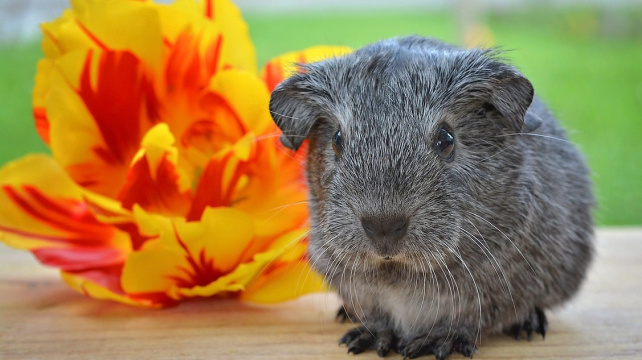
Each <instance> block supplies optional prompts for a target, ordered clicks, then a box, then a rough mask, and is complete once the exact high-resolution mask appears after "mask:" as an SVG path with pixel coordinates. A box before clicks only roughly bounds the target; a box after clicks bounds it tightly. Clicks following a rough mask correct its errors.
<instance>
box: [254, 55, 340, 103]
mask: <svg viewBox="0 0 642 360" xmlns="http://www.w3.org/2000/svg"><path fill="white" fill-rule="evenodd" d="M351 51H352V50H351V49H350V48H348V47H345V46H314V47H310V48H307V49H305V50H302V51H293V52H289V53H286V54H283V55H280V56H277V57H276V58H274V59H272V60H270V61H268V62H267V63H266V64H265V67H264V68H263V71H262V72H261V78H262V79H263V82H265V84H266V85H267V87H268V90H269V91H270V92H272V90H274V88H275V87H276V85H278V84H279V83H280V82H281V81H283V80H284V79H286V78H288V77H290V76H291V75H292V74H294V73H295V72H298V71H300V65H301V64H306V63H311V62H315V61H320V60H324V59H327V58H331V57H337V56H342V55H345V54H348V53H350V52H351Z"/></svg>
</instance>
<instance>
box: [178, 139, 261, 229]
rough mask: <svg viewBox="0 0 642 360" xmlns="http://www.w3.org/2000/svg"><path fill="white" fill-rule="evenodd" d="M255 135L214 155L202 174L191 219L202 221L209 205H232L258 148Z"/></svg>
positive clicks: (193, 199) (194, 196) (194, 198)
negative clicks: (253, 153) (255, 145)
mask: <svg viewBox="0 0 642 360" xmlns="http://www.w3.org/2000/svg"><path fill="white" fill-rule="evenodd" d="M252 138H253V137H252V134H248V135H247V136H246V137H244V138H243V139H241V141H239V142H238V143H237V144H235V146H234V147H231V148H229V149H227V151H225V152H221V153H220V154H219V155H217V156H216V157H214V158H212V159H211V160H210V161H209V163H208V164H207V166H206V167H205V169H203V172H202V173H201V175H200V178H199V182H198V185H197V186H196V190H195V191H194V195H193V197H192V205H191V208H190V210H189V212H188V214H187V216H186V219H187V220H188V221H198V220H199V219H200V218H201V215H202V214H203V211H204V210H205V209H206V208H207V207H220V206H230V205H231V204H232V202H233V200H234V199H235V196H236V195H237V190H238V188H239V185H240V183H241V181H242V180H243V178H244V176H245V175H246V172H247V168H248V160H249V157H250V154H251V153H252V150H253V148H254V142H252V141H251V139H252Z"/></svg>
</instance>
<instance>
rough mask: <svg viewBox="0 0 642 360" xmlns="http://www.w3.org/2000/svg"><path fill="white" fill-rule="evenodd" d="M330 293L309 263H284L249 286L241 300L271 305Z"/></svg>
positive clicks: (242, 294)
mask: <svg viewBox="0 0 642 360" xmlns="http://www.w3.org/2000/svg"><path fill="white" fill-rule="evenodd" d="M322 291H328V288H327V286H326V285H324V283H323V279H322V278H321V276H320V275H318V274H317V273H316V272H315V271H314V270H313V269H312V268H311V267H310V264H309V263H308V262H307V261H297V262H292V263H283V264H281V265H279V266H276V267H273V268H272V269H270V270H268V271H266V272H264V273H263V274H262V275H261V277H259V278H258V279H256V280H255V281H253V282H252V283H250V284H248V285H247V287H246V288H245V291H243V292H242V293H241V296H240V299H241V300H243V301H247V302H253V303H263V304H271V303H277V302H282V301H286V300H291V299H295V298H297V297H299V296H302V295H305V294H309V293H315V292H322Z"/></svg>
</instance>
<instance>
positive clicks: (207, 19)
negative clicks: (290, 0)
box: [159, 0, 256, 74]
mask: <svg viewBox="0 0 642 360" xmlns="http://www.w3.org/2000/svg"><path fill="white" fill-rule="evenodd" d="M159 14H160V17H161V23H162V26H163V29H164V30H165V34H166V39H167V41H169V42H170V43H174V41H175V39H176V38H178V35H179V34H180V33H181V32H183V31H184V30H185V28H186V27H187V26H191V28H192V31H193V32H194V33H197V34H199V33H202V34H204V35H205V36H206V38H204V41H205V43H210V42H211V40H212V39H214V38H216V37H218V35H219V34H220V35H221V38H222V43H221V46H220V52H219V51H217V53H216V55H215V56H216V58H218V60H217V61H214V62H215V63H217V64H218V66H217V67H218V68H217V70H222V69H228V68H240V69H244V70H247V71H249V72H251V73H253V74H255V73H256V52H255V50H254V44H252V41H251V39H250V35H249V31H248V28H247V24H246V23H245V21H243V17H242V16H241V12H240V11H239V9H238V8H237V7H236V5H234V4H233V3H232V2H231V1H229V0H199V1H194V0H177V1H175V2H173V3H172V4H170V5H169V6H160V7H159ZM201 51H202V54H203V55H205V57H206V58H207V59H209V60H210V61H212V60H213V58H214V53H207V48H201Z"/></svg>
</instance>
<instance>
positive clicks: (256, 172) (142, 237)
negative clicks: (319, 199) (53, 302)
mask: <svg viewBox="0 0 642 360" xmlns="http://www.w3.org/2000/svg"><path fill="white" fill-rule="evenodd" d="M42 31H43V34H44V39H43V51H44V54H45V58H44V59H42V60H41V61H40V62H39V64H38V69H37V75H36V82H35V87H34V91H33V113H34V118H35V124H36V129H37V131H38V134H39V135H40V137H41V138H42V140H43V141H44V142H45V143H46V144H47V145H48V146H49V148H50V150H51V155H27V156H25V157H23V158H21V159H18V160H16V161H14V162H11V163H9V164H7V165H6V166H5V167H4V168H2V169H0V241H3V242H5V243H6V244H8V245H10V246H12V247H15V248H18V249H24V250H28V251H31V252H32V253H33V254H34V256H35V257H36V258H37V259H38V260H39V261H40V262H42V263H43V264H45V265H48V266H53V267H56V268H59V269H60V271H61V274H62V278H63V279H64V280H65V282H66V283H67V284H68V285H69V286H70V287H72V288H73V289H75V290H77V291H79V292H81V293H83V294H85V295H88V296H90V297H93V298H97V299H106V300H113V301H118V302H121V303H126V304H130V305H134V306H140V307H164V306H169V305H173V304H176V303H177V302H179V301H181V300H184V299H188V298H193V297H211V296H216V297H237V298H240V299H242V300H245V301H253V302H261V303H271V302H278V301H284V300H288V299H292V298H294V297H296V296H299V295H302V294H305V293H309V292H315V291H321V290H323V289H324V286H323V282H322V279H321V277H320V276H319V275H317V274H315V273H314V271H312V270H311V267H310V265H309V263H308V261H307V258H306V255H305V250H306V246H307V240H306V236H307V233H308V229H307V206H306V201H305V198H306V191H307V189H306V186H305V181H304V178H303V168H302V162H301V161H300V157H296V156H294V154H293V153H292V152H290V151H289V150H287V149H285V148H283V147H281V146H280V145H279V143H278V129H277V128H276V127H275V126H274V125H273V123H272V121H271V117H270V114H269V110H268V108H269V107H268V103H269V93H270V91H271V90H272V89H273V88H274V86H275V85H276V84H277V83H278V82H280V81H281V80H283V79H284V78H285V77H286V76H289V75H290V74H292V73H293V72H296V71H297V69H298V68H297V65H296V63H301V62H309V61H316V60H320V59H322V58H325V57H329V56H336V55H341V54H344V53H346V52H347V51H348V50H347V49H346V48H342V47H316V48H311V49H308V50H304V51H302V52H297V53H291V54H286V55H284V56H282V57H279V58H277V59H275V60H273V61H270V62H269V63H268V65H266V68H265V69H264V70H263V72H262V75H261V76H259V75H258V74H257V70H256V59H255V53H254V47H253V45H252V42H251V40H250V38H249V35H248V31H247V26H246V24H245V23H244V22H243V19H242V17H241V15H240V12H239V10H238V9H237V8H236V7H235V6H234V5H233V4H232V3H230V2H229V1H226V0H205V1H193V0H189V1H188V0H177V1H176V2H174V3H172V4H169V5H163V4H156V3H154V2H152V1H134V0H76V1H73V2H72V8H71V9H68V10H66V11H65V12H64V13H63V14H62V16H61V17H60V18H58V19H56V20H54V21H52V22H50V23H46V24H43V25H42Z"/></svg>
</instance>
